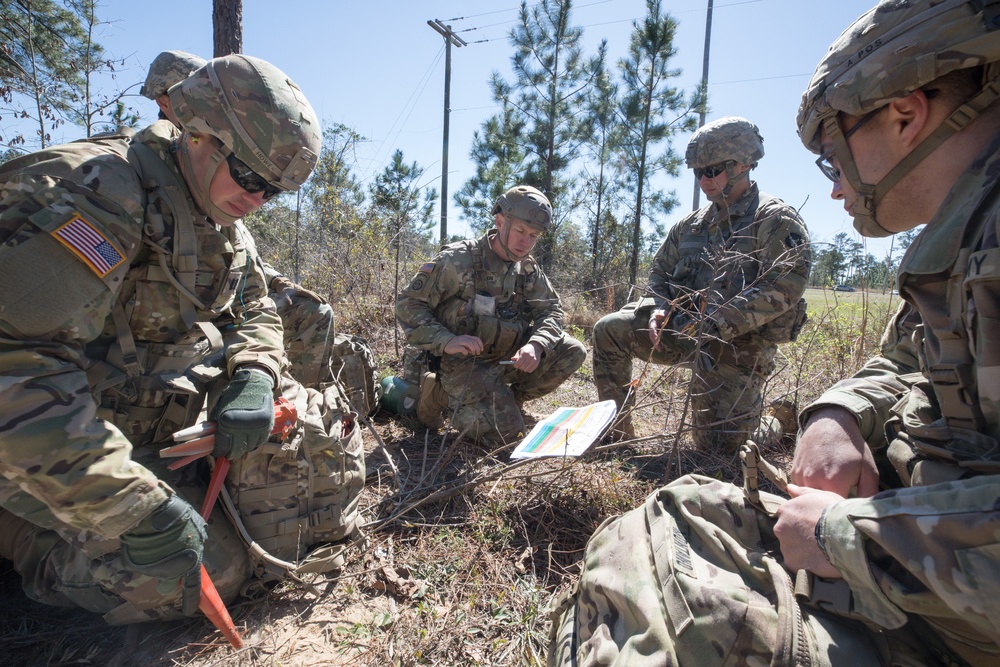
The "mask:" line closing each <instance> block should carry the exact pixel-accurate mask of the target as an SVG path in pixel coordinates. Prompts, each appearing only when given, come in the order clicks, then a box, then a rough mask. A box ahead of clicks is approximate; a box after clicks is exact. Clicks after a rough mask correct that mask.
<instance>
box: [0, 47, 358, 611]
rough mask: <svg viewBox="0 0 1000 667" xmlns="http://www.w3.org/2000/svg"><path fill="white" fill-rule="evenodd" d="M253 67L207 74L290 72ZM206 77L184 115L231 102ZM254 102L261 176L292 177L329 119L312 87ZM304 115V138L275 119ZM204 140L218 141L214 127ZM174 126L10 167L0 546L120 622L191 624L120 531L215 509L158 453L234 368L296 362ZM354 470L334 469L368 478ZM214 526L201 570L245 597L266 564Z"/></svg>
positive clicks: (37, 576) (174, 592)
mask: <svg viewBox="0 0 1000 667" xmlns="http://www.w3.org/2000/svg"><path fill="white" fill-rule="evenodd" d="M251 62H252V59H249V58H246V57H244V56H230V57H228V58H225V59H217V60H216V61H213V63H217V65H216V70H213V71H212V72H208V71H207V69H208V68H203V70H200V73H201V74H202V76H205V77H208V76H209V75H212V76H217V77H227V78H226V79H225V80H228V81H230V85H229V87H228V88H227V89H228V90H233V91H236V92H237V93H243V94H244V95H245V94H246V92H251V93H252V92H253V90H252V89H251V90H249V91H246V92H244V91H240V90H239V87H240V85H241V82H242V81H250V80H251V79H250V78H249V75H247V74H245V72H246V71H247V70H246V69H245V68H246V67H248V66H250V67H253V68H254V70H253V71H255V72H260V71H262V69H261V68H262V67H263V71H265V72H266V73H267V75H270V76H273V72H277V70H276V69H275V68H273V67H272V66H270V65H268V64H267V63H263V61H256V63H254V64H252V65H251ZM257 63H259V64H257ZM264 66H266V67H264ZM241 68H242V69H241ZM268 68H269V69H268ZM218 72H221V73H218ZM234 72H235V73H234ZM240 72H243V74H240ZM239 76H244V77H248V78H244V79H239V78H238V77H239ZM258 76H260V77H263V76H265V74H260V75H258ZM193 78H194V77H192V79H193ZM257 80H258V79H253V81H257ZM280 80H281V81H287V82H288V85H290V86H294V84H292V83H291V82H290V80H288V79H287V78H286V77H285V75H283V74H281V79H280ZM198 85H200V86H201V87H200V88H198V87H194V88H192V90H191V91H189V90H183V91H179V90H178V89H179V88H181V87H182V86H177V87H175V88H174V89H173V90H174V91H177V93H176V94H177V95H178V96H179V97H178V98H177V99H175V100H174V103H173V106H174V109H175V111H176V110H177V109H178V107H186V111H187V113H190V114H197V113H199V111H198V109H197V107H199V106H201V105H205V110H207V109H209V108H210V107H212V105H213V104H214V105H216V106H218V104H219V102H218V100H217V99H215V100H214V101H213V100H212V99H209V97H210V95H211V94H210V93H209V94H208V96H206V97H205V98H200V99H199V97H198V96H199V95H203V94H206V92H205V85H204V84H201V83H200V84H198ZM247 85H248V86H250V85H252V84H249V83H248V84H247ZM213 90H214V89H213ZM272 90H273V89H272ZM286 94H287V93H286ZM298 94H299V95H301V93H298ZM270 102H272V103H274V104H280V102H281V100H280V99H279V100H277V101H276V100H274V99H272V100H270ZM256 104H257V105H258V106H256V107H254V108H253V109H249V110H248V108H247V106H248V105H244V106H239V107H238V108H237V109H236V110H235V111H234V110H233V109H232V108H230V109H229V111H230V112H232V113H233V114H234V115H240V116H241V117H243V118H244V119H246V117H247V116H246V114H250V118H251V121H250V122H257V125H258V126H263V125H264V123H263V122H259V121H261V120H263V119H262V118H257V119H253V118H252V114H253V113H254V112H255V111H257V110H259V111H258V113H268V114H269V116H268V117H267V119H266V123H267V124H268V125H269V126H270V125H271V124H272V123H273V124H274V126H275V127H274V129H273V130H271V132H272V133H273V134H272V135H271V136H272V137H273V139H272V141H273V144H274V145H272V146H271V148H272V149H273V150H272V151H271V152H270V153H268V152H267V150H266V149H267V146H266V145H264V147H263V148H262V149H260V150H261V155H260V156H259V160H260V162H259V163H258V164H255V165H254V168H255V170H256V171H257V173H271V174H273V177H274V180H275V181H276V182H280V183H281V184H282V186H285V187H287V188H289V189H293V188H297V187H298V186H299V185H300V184H301V182H302V181H303V180H305V178H306V177H307V176H308V175H309V173H310V172H311V170H312V166H311V165H310V161H311V162H312V163H313V164H314V162H315V158H316V152H318V150H319V143H320V136H319V122H318V119H317V118H316V117H315V115H314V114H312V110H311V108H309V107H308V103H307V102H305V100H304V98H301V103H300V104H299V105H298V108H297V109H296V112H295V115H294V116H292V115H291V111H290V109H288V108H281V109H277V110H275V109H276V107H274V106H272V107H269V108H270V109H271V111H267V109H268V107H267V106H266V103H265V102H257V103H256ZM308 114H312V115H311V116H309V115H308ZM179 115H180V116H181V118H182V120H184V118H185V114H184V113H181V114H179ZM203 115H204V114H203ZM219 115H220V113H219V112H217V111H216V112H215V116H219ZM290 117H291V118H295V120H296V121H297V123H296V129H295V130H294V131H289V130H288V128H287V127H283V126H280V124H281V123H287V119H288V118H290ZM188 124H192V125H194V123H188ZM198 131H204V132H209V133H210V134H211V135H212V136H218V130H217V129H216V130H212V129H211V128H208V127H205V126H204V125H203V126H202V128H201V129H199V130H198ZM308 132H313V133H314V140H312V139H310V145H311V148H312V150H313V153H312V155H311V157H310V156H309V154H308V151H307V150H306V143H305V140H303V142H302V143H296V144H294V145H290V149H291V150H290V151H289V154H291V155H294V158H293V159H292V160H291V162H290V163H288V164H287V165H285V166H284V168H282V167H277V166H276V165H274V163H271V162H270V161H269V158H272V157H275V156H280V155H281V153H280V149H279V148H278V146H279V143H278V142H279V141H280V140H281V138H284V137H290V136H291V135H293V134H295V133H298V134H296V136H307V137H308V136H309V135H308V134H306V133H308ZM178 136H179V132H178V130H177V129H176V128H175V127H174V126H173V125H172V124H170V123H167V122H163V121H161V122H157V123H154V124H153V125H152V126H150V127H149V128H147V129H146V130H144V131H143V132H141V133H140V134H138V135H136V136H135V138H134V139H133V140H131V141H130V139H129V138H128V137H126V136H109V137H103V138H100V139H96V140H90V141H82V142H77V143H72V144H67V145H63V146H57V147H54V148H50V149H46V150H43V151H39V152H36V153H33V154H30V155H27V156H24V157H21V158H18V159H15V160H12V161H10V162H8V163H6V164H5V165H3V167H2V169H0V243H2V246H0V277H2V281H3V285H4V286H5V288H4V289H3V290H2V294H0V401H2V402H3V405H4V406H5V410H4V418H3V420H2V423H0V469H2V472H3V477H2V478H0V505H2V509H0V536H2V537H0V554H2V555H3V556H5V557H8V558H11V559H12V560H13V561H14V562H15V567H16V569H17V570H18V571H19V572H20V573H21V574H22V577H23V587H24V590H25V592H26V593H27V594H28V595H29V596H30V597H32V598H34V599H37V600H40V601H42V602H45V603H49V604H56V605H78V606H81V607H84V608H86V609H88V610H90V611H94V612H97V613H101V614H104V615H105V618H106V619H107V620H108V621H109V622H111V623H129V622H136V621H141V620H148V619H153V618H171V617H177V616H180V615H181V609H180V607H179V597H180V589H179V586H178V583H177V580H176V579H169V580H160V579H156V578H151V577H149V576H144V575H140V574H137V573H135V572H132V571H129V570H128V569H127V568H126V567H125V566H124V564H123V562H122V556H121V552H120V551H119V540H118V537H119V536H120V535H122V534H123V533H125V532H127V531H129V530H130V529H132V528H133V527H135V526H136V525H137V524H138V523H139V522H140V521H142V520H144V519H145V518H146V516H147V515H148V514H150V512H151V511H152V510H153V509H155V508H157V507H159V506H160V505H161V504H162V503H163V502H164V501H166V500H167V499H168V498H169V497H170V496H172V495H173V494H180V495H182V496H183V497H184V498H185V499H186V500H187V501H188V502H190V503H191V504H192V505H194V506H195V507H197V506H198V505H199V504H200V502H201V496H202V495H203V493H204V482H203V480H201V479H200V478H198V477H197V475H196V472H195V470H194V469H195V468H196V466H188V468H185V469H182V470H180V471H177V472H170V471H167V470H166V469H165V466H164V465H163V464H162V463H161V462H160V461H159V459H158V450H159V448H160V447H162V446H163V445H164V442H165V441H166V439H167V438H168V437H169V435H170V434H171V433H173V432H174V431H176V430H178V429H180V428H183V427H185V426H189V425H191V424H192V423H194V421H195V420H196V419H197V418H198V415H199V413H200V411H201V409H202V406H203V404H204V399H205V395H206V392H207V391H210V392H213V393H215V392H217V391H218V389H219V388H221V386H220V382H221V384H225V382H226V381H227V379H228V378H229V377H231V376H232V375H233V373H234V372H235V371H236V369H238V368H239V367H241V366H247V365H252V366H253V367H255V368H259V369H261V370H263V371H265V372H267V373H268V374H270V375H272V377H273V378H274V379H275V385H277V379H278V378H279V377H280V369H281V367H282V365H283V363H284V362H283V354H282V331H281V324H280V321H279V319H278V317H277V315H276V313H275V310H274V306H273V303H272V302H271V300H270V299H269V298H268V297H267V285H266V283H265V278H264V275H263V273H262V272H261V271H260V270H259V268H258V266H257V264H256V257H255V255H254V253H253V251H252V245H251V244H252V241H251V239H250V237H249V234H248V233H247V231H246V229H245V227H243V225H242V224H241V223H239V222H236V223H235V224H232V225H230V226H222V227H217V226H216V225H215V224H213V222H212V220H210V219H209V218H206V217H205V215H204V213H203V211H205V210H206V206H205V205H204V202H205V200H206V199H208V192H207V190H208V187H207V183H208V181H209V180H210V178H211V173H209V174H208V178H207V179H206V180H205V181H203V182H202V183H200V184H198V186H195V187H193V188H192V187H189V186H187V185H186V183H188V181H187V180H186V179H184V178H183V177H182V174H183V173H184V169H185V165H184V164H183V162H184V159H185V156H184V155H182V154H181V153H183V151H178V150H177V139H178ZM243 139H244V140H245V139H246V137H244V138H243ZM208 140H211V137H210V138H209V139H208ZM237 141H239V140H237ZM229 142H230V143H229V144H227V146H232V145H234V140H233V139H232V138H230V139H229ZM130 143H131V144H133V145H132V146H131V148H130ZM140 149H143V150H140ZM219 150H227V151H228V150H230V149H229V148H226V147H225V146H224V147H223V149H219ZM232 150H234V151H235V150H236V149H232ZM143 151H145V152H143ZM140 156H141V158H140ZM241 157H245V158H246V159H250V156H249V155H248V154H247V153H246V152H244V153H242V155H241ZM275 159H278V158H275ZM286 161H287V158H286ZM222 163H223V164H224V160H223V161H222ZM265 164H267V165H268V166H265ZM140 165H142V166H141V167H140ZM151 165H158V166H156V168H155V169H154V170H153V171H154V172H155V173H151V172H150V171H149V170H150V167H151ZM272 168H274V171H272ZM140 169H141V173H142V174H143V177H140ZM157 169H158V170H159V171H156V170H157ZM151 179H153V180H155V181H157V182H159V185H160V190H164V189H169V188H170V187H172V188H173V194H172V195H170V196H169V198H167V197H161V198H159V199H157V198H154V194H153V193H154V192H159V191H160V190H156V189H155V183H154V188H153V189H150V190H146V189H144V187H143V186H144V185H145V186H148V185H149V184H150V182H151ZM170 183H173V185H172V186H171V185H170ZM199 187H201V188H203V189H202V191H200V192H199V191H198V188H199ZM167 199H169V202H168V201H167ZM180 202H182V203H183V205H182V207H181V208H178V207H179V206H181V204H180ZM168 203H170V204H171V205H170V206H168ZM213 217H214V216H213ZM220 217H223V218H224V217H225V216H220ZM230 220H232V219H230ZM185 221H187V222H185ZM234 222H235V221H234ZM186 224H189V225H191V227H190V228H189V229H188V230H187V231H185V225H186ZM182 293H186V294H187V296H182ZM210 400H211V399H210ZM303 407H304V403H303ZM303 411H304V410H303ZM318 418H321V419H325V418H326V417H325V415H319V417H318ZM337 426H338V433H339V424H338V425H337ZM345 439H346V436H345ZM253 454H254V453H253V452H251V454H248V455H247V456H246V457H244V459H249V458H252V457H253ZM315 454H316V455H319V456H322V455H323V452H315ZM234 463H235V464H240V465H244V466H245V467H246V468H251V467H253V465H257V464H253V465H251V464H246V463H245V462H244V460H243V459H240V460H238V461H236V462H234ZM323 465H324V466H325V467H329V465H328V464H323ZM234 467H236V466H234ZM265 472H266V470H265ZM335 472H336V471H335ZM353 473H354V471H351V473H346V472H345V471H341V472H340V473H337V474H338V475H341V477H344V484H345V485H353V486H354V487H357V486H359V484H358V483H357V475H355V474H353ZM258 474H259V473H258ZM363 476H364V473H363V469H362V471H361V472H360V477H361V478H362V479H363ZM341 477H338V479H341ZM352 480H353V481H352ZM230 481H231V482H236V483H238V482H243V481H244V480H233V479H232V477H231V479H230ZM356 491H357V488H355V492H356ZM208 533H209V539H208V541H207V542H206V544H205V554H204V561H203V562H204V565H205V566H206V568H207V569H208V572H209V574H210V575H211V576H212V578H213V581H214V582H215V584H216V586H217V588H218V589H219V592H220V593H221V594H222V596H223V598H224V599H231V598H232V597H234V596H235V595H236V594H237V593H238V592H239V591H240V588H241V587H242V585H243V584H244V583H245V582H246V580H247V579H248V577H250V576H251V574H252V569H251V563H250V560H249V558H248V555H247V551H246V547H245V546H244V545H243V544H242V543H241V542H240V540H239V539H238V538H237V537H236V535H235V534H234V530H233V529H232V527H231V526H230V525H229V522H228V521H226V520H225V519H224V518H223V517H222V516H221V515H219V514H218V511H216V512H215V513H213V516H212V519H211V521H210V522H209V526H208Z"/></svg>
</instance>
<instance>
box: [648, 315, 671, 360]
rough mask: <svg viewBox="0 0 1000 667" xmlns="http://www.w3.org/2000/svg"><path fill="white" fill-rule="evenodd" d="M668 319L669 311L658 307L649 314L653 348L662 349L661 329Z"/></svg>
mask: <svg viewBox="0 0 1000 667" xmlns="http://www.w3.org/2000/svg"><path fill="white" fill-rule="evenodd" d="M666 321H667V311H665V310H662V309H659V308H657V309H656V310H654V311H653V312H652V313H650V314H649V342H650V343H652V344H653V349H654V350H656V351H659V350H660V329H662V328H663V325H664V324H665V323H666Z"/></svg>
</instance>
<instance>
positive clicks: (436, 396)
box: [417, 373, 448, 430]
mask: <svg viewBox="0 0 1000 667" xmlns="http://www.w3.org/2000/svg"><path fill="white" fill-rule="evenodd" d="M447 408H448V392H446V391H445V390H444V387H442V386H441V383H440V382H438V380H437V375H435V374H434V373H424V374H423V376H421V378H420V396H419V397H418V398H417V419H418V420H419V421H420V423H421V424H423V425H424V426H426V427H427V428H431V429H434V430H438V429H440V428H444V416H443V415H442V414H441V413H442V412H444V411H445V410H446V409H447Z"/></svg>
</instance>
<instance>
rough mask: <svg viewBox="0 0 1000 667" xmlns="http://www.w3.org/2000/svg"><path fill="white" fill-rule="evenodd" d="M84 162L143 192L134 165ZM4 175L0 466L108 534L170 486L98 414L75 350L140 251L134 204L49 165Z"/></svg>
mask: <svg viewBox="0 0 1000 667" xmlns="http://www.w3.org/2000/svg"><path fill="white" fill-rule="evenodd" d="M90 164H91V167H92V173H96V174H99V175H100V176H101V184H100V185H97V186H95V188H100V189H112V190H114V189H116V188H117V189H122V190H124V191H126V192H133V193H136V192H137V193H141V189H140V188H139V184H138V179H136V178H135V175H134V173H133V172H131V170H129V172H128V174H129V175H130V176H131V178H132V179H133V180H131V181H129V180H128V177H127V176H126V175H124V174H123V173H122V172H123V171H124V170H119V171H117V172H116V171H115V169H114V165H111V167H110V168H109V165H108V164H107V162H102V160H101V159H100V158H99V157H98V158H95V159H93V160H92V161H91V163H90ZM119 179H121V180H119ZM0 181H2V182H0V239H2V240H3V243H2V244H0V284H2V285H3V289H2V290H0V405H3V406H4V409H3V416H2V417H0V473H2V474H3V477H4V478H5V479H6V480H9V482H10V483H13V484H16V485H17V487H19V488H20V489H22V490H23V491H25V492H27V493H28V494H30V495H31V496H33V497H34V498H35V499H37V500H38V501H41V502H42V503H44V504H45V505H46V506H47V507H48V508H49V509H50V510H51V512H52V513H53V514H54V515H55V516H56V517H58V518H59V519H60V520H61V521H63V522H65V523H67V524H69V525H72V526H75V527H76V528H79V529H81V530H91V531H94V532H96V533H98V534H100V535H103V536H107V537H115V536H117V535H120V534H121V533H122V532H124V531H125V530H128V529H129V528H131V527H133V526H134V525H135V524H136V523H138V522H139V521H140V520H141V519H142V518H143V517H145V516H146V515H147V514H148V513H149V512H150V511H151V510H152V509H153V508H155V507H156V506H158V505H160V504H161V503H162V502H163V501H165V500H166V499H167V497H168V495H169V491H168V489H167V488H166V487H165V486H164V485H163V484H162V483H161V482H160V481H159V480H158V479H157V478H156V476H155V475H154V474H153V473H152V472H150V471H149V470H147V469H146V468H144V467H142V466H141V465H138V464H136V463H135V462H134V461H132V460H131V452H132V446H131V444H130V443H129V441H128V440H127V439H126V438H125V436H124V435H123V434H122V433H121V432H120V431H119V430H118V429H117V428H116V427H115V426H113V425H112V424H110V423H108V422H105V421H103V420H101V419H99V418H98V417H97V405H96V403H95V401H94V398H93V395H92V393H91V389H90V385H89V382H88V379H87V375H86V369H87V368H88V367H89V366H90V364H91V361H90V360H89V359H87V358H86V357H85V356H84V354H83V351H82V350H83V348H84V345H85V344H86V343H88V342H89V341H91V340H93V339H94V338H96V337H97V335H98V334H99V333H100V331H101V329H102V328H103V326H104V323H105V320H106V319H107V317H108V315H109V313H110V312H111V309H112V306H113V305H114V303H115V301H116V299H117V295H118V290H119V289H120V286H121V284H122V277H123V275H124V272H125V271H126V270H127V268H128V265H129V263H130V262H131V260H132V259H133V258H134V257H135V255H136V253H137V252H138V249H139V239H140V237H141V228H142V224H141V220H142V212H141V211H142V208H141V203H140V202H139V200H138V197H136V198H135V200H134V201H130V200H129V199H128V197H127V196H125V195H122V196H117V197H112V196H101V195H99V194H97V193H95V192H94V190H93V189H91V188H89V187H85V186H82V185H80V184H78V183H75V182H72V181H69V180H63V179H58V178H53V177H49V176H45V175H31V174H24V173H21V174H18V175H15V176H13V177H7V178H5V179H2V178H0ZM0 486H2V485H0Z"/></svg>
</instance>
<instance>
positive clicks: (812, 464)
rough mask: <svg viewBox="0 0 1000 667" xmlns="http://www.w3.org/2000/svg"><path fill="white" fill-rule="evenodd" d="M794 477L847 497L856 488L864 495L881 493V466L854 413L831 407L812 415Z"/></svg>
mask: <svg viewBox="0 0 1000 667" xmlns="http://www.w3.org/2000/svg"><path fill="white" fill-rule="evenodd" d="M791 479H792V482H793V483H795V484H798V485H800V486H806V487H809V488H812V489H820V490H823V491H832V492H833V493H836V494H838V495H841V496H844V497H845V498H846V497H847V496H849V495H851V492H852V491H854V490H856V491H857V495H858V496H860V497H862V498H867V497H869V496H873V495H875V494H876V493H878V468H877V467H876V466H875V459H874V457H873V456H872V452H871V449H869V448H868V444H867V443H866V442H865V439H864V438H863V437H862V435H861V429H860V428H858V422H857V420H856V419H855V418H854V415H852V414H851V413H849V412H848V411H847V410H844V409H843V408H837V407H829V408H823V409H821V410H817V411H816V412H815V413H813V414H812V415H811V416H810V417H809V421H808V422H806V425H805V427H804V428H803V429H802V435H800V436H799V440H798V442H797V443H796V445H795V459H794V460H793V461H792V475H791Z"/></svg>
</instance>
